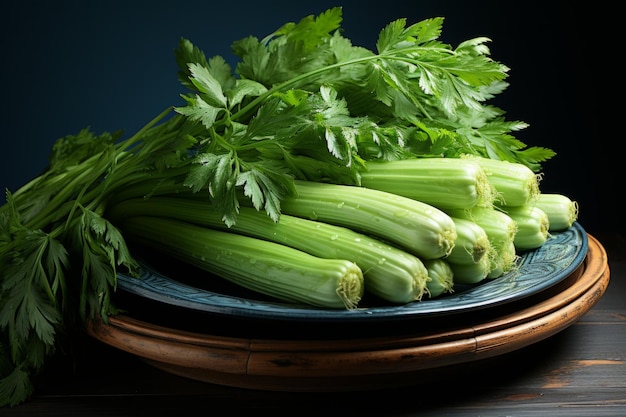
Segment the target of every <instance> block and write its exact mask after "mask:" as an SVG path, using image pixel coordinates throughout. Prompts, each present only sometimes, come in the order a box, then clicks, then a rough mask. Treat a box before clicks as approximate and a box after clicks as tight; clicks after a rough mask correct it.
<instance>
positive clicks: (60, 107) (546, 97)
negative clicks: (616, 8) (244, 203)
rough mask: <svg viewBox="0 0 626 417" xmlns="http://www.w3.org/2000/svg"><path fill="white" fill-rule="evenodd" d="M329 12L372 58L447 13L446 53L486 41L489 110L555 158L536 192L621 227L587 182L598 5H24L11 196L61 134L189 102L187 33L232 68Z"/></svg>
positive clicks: (9, 170) (590, 225)
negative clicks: (493, 74)
mask: <svg viewBox="0 0 626 417" xmlns="http://www.w3.org/2000/svg"><path fill="white" fill-rule="evenodd" d="M546 4H547V3H546ZM333 6H343V9H344V24H343V27H344V29H345V31H344V34H345V36H347V37H348V38H350V39H352V41H353V43H355V44H359V45H362V46H366V47H368V48H370V49H373V47H374V42H375V40H376V37H377V35H378V32H379V31H380V29H382V27H383V26H384V25H386V24H387V23H389V22H390V21H392V20H394V19H397V18H400V17H405V18H407V20H408V23H415V22H417V21H419V20H422V19H425V18H429V17H434V16H443V17H444V18H445V24H444V30H443V34H442V37H441V39H442V40H443V41H445V42H447V43H450V44H452V45H456V44H458V43H459V42H461V41H463V40H466V39H470V38H473V37H477V36H487V37H489V38H491V39H492V43H491V44H490V48H491V55H492V57H493V58H494V59H495V60H497V61H500V62H502V63H504V64H506V65H507V66H509V67H510V68H511V71H510V77H509V79H508V81H509V82H510V84H511V86H510V87H509V89H508V90H506V91H505V92H504V93H503V94H502V95H501V96H500V97H498V99H497V101H496V102H495V104H497V105H498V106H500V107H501V108H503V109H504V110H506V111H507V118H508V119H510V120H522V121H525V122H527V123H529V124H530V127H529V128H528V129H526V130H525V131H524V132H522V133H520V134H519V135H518V137H519V138H520V139H521V140H522V141H524V142H525V143H527V144H528V145H529V146H533V145H534V146H545V147H549V148H552V149H554V150H555V151H556V152H557V156H556V157H555V158H554V159H553V160H552V161H550V162H548V163H546V164H545V165H544V178H543V181H542V182H541V188H542V190H543V191H544V192H560V193H564V194H566V195H569V196H570V197H571V198H573V199H575V200H577V201H579V203H580V206H581V213H580V218H579V220H580V222H581V224H582V225H583V226H584V227H585V228H586V229H587V230H588V231H590V232H592V233H593V232H595V231H599V230H604V229H607V228H608V229H610V228H611V227H613V226H611V224H612V221H611V220H609V215H607V214H606V213H607V212H606V208H607V207H608V208H609V209H613V210H615V209H614V208H612V207H613V206H611V207H609V205H608V204H607V206H606V207H604V203H602V201H605V200H603V197H602V195H601V192H600V187H598V186H596V185H594V183H593V182H594V181H597V180H598V179H600V178H601V177H602V178H607V177H609V176H610V175H611V174H610V172H611V171H609V168H608V165H607V164H604V163H601V162H600V161H601V160H604V159H601V155H600V148H601V147H600V146H599V145H596V144H597V143H600V141H601V140H602V139H603V138H602V136H603V133H602V128H601V126H602V123H600V119H601V118H600V114H601V112H602V111H603V110H602V107H603V106H601V105H600V103H599V102H598V98H599V97H600V96H601V89H602V88H604V87H605V86H604V85H602V83H598V82H589V80H588V78H589V75H590V74H591V75H592V78H593V79H594V80H599V79H600V78H598V77H600V76H602V74H600V73H599V70H598V68H597V67H596V66H595V64H594V66H592V65H590V63H589V62H587V61H585V60H586V59H588V57H589V55H595V57H596V58H600V56H599V52H597V53H596V52H595V51H596V49H594V48H596V47H597V46H598V45H599V44H602V43H603V42H602V41H601V40H598V38H602V36H603V34H602V30H590V28H591V29H593V28H594V27H595V26H598V27H599V28H602V24H601V22H600V23H598V20H597V19H598V18H603V17H605V16H607V15H611V14H612V13H614V12H613V11H611V10H607V11H605V10H602V9H601V8H600V7H599V6H598V7H596V8H594V9H593V10H590V9H580V10H577V9H573V6H571V5H570V6H568V7H567V8H559V7H556V6H555V5H552V6H544V7H537V6H532V5H529V4H528V3H525V2H524V3H522V2H520V3H519V5H516V4H515V3H511V2H501V1H476V2H469V1H442V0H439V1H413V2H407V1H398V0H385V1H369V0H359V1H356V0H352V1H350V0H345V1H341V0H335V1H326V0H324V1H321V0H318V1H297V0H291V1H266V2H263V1H256V2H250V1H224V2H219V3H218V2H211V1H170V2H163V1H130V0H128V1H123V2H122V1H117V0H114V1H111V0H109V1H95V2H75V1H58V2H44V1H24V2H20V3H19V4H18V3H17V2H16V3H14V6H13V9H14V10H13V12H10V13H8V12H5V13H3V15H2V17H1V18H0V19H1V23H2V25H1V28H0V30H1V39H2V53H3V58H2V62H3V64H2V66H1V70H0V71H1V78H0V79H1V80H2V85H3V88H2V91H3V96H2V101H1V105H2V109H1V112H0V117H1V118H2V119H1V125H0V126H1V129H2V130H1V136H0V137H1V140H2V147H1V149H0V152H1V159H0V186H1V187H2V188H5V187H6V188H8V189H9V190H16V189H17V188H18V187H19V186H21V185H22V184H24V183H26V182H27V181H28V180H30V179H31V178H33V177H35V176H37V175H38V174H39V172H40V171H41V170H43V169H44V168H45V166H46V164H47V157H48V155H49V152H50V149H51V146H52V144H53V143H54V141H55V140H56V139H57V138H59V137H61V136H65V135H68V134H74V133H77V132H78V131H79V130H80V129H82V128H85V127H91V129H92V130H94V131H95V132H97V133H101V132H103V131H109V132H112V131H116V130H120V129H123V130H124V131H125V136H128V135H130V134H132V133H134V132H135V131H136V130H137V129H139V128H140V127H141V126H143V125H144V124H145V123H146V122H148V121H149V120H150V119H151V118H152V117H154V116H156V115H157V114H158V113H160V112H161V111H162V110H164V109H165V108H166V107H168V106H171V105H177V104H182V100H181V99H180V96H179V95H180V93H182V92H184V89H183V88H182V87H181V86H180V84H179V82H178V80H177V78H176V71H177V67H176V64H175V61H174V54H173V51H174V49H175V48H176V46H177V43H178V40H179V39H180V38H181V37H185V38H188V39H190V40H191V41H192V42H193V43H194V44H196V45H197V46H199V47H200V48H201V49H202V50H204V52H205V53H206V55H207V56H213V55H222V56H223V57H224V58H226V60H227V61H229V62H234V57H233V56H232V54H231V52H230V44H231V43H232V42H233V41H234V40H238V39H240V38H243V37H245V36H248V35H255V36H257V37H259V38H260V37H263V36H264V35H266V34H268V33H269V32H271V31H273V30H274V29H276V28H278V27H279V26H281V25H282V24H283V23H286V22H288V21H298V20H300V19H301V18H302V17H304V16H306V15H309V14H319V13H320V12H322V11H323V10H326V9H328V8H330V7H333ZM598 50H599V49H598ZM606 76H608V77H610V75H606ZM604 149H606V146H605V147H604ZM604 157H605V156H604V155H602V158H604ZM1 201H4V196H3V197H2V200H1ZM607 203H608V201H607ZM613 204H615V203H611V205H613ZM601 206H602V207H601ZM609 213H610V212H609ZM620 227H623V226H620Z"/></svg>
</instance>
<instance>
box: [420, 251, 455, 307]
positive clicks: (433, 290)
mask: <svg viewBox="0 0 626 417" xmlns="http://www.w3.org/2000/svg"><path fill="white" fill-rule="evenodd" d="M423 262H424V265H425V266H426V269H427V270H428V276H429V277H430V280H429V281H428V283H427V284H426V285H427V288H428V292H427V295H428V298H435V297H439V296H440V295H442V294H447V293H453V292H454V273H453V271H452V268H451V267H450V265H449V264H448V262H446V261H445V260H443V259H441V258H439V259H426V260H424V261H423Z"/></svg>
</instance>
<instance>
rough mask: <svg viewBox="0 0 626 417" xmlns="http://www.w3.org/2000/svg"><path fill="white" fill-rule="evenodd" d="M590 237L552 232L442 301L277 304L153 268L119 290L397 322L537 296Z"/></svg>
mask: <svg viewBox="0 0 626 417" xmlns="http://www.w3.org/2000/svg"><path fill="white" fill-rule="evenodd" d="M587 244H588V242H587V234H586V232H585V230H584V229H583V228H582V227H581V226H580V224H578V223H574V225H573V226H572V227H571V228H569V229H568V230H566V231H563V232H559V233H554V234H553V235H552V237H551V238H550V239H549V240H548V241H547V242H546V243H545V244H544V245H543V246H542V247H540V248H538V249H536V250H533V251H529V252H526V253H524V254H523V255H522V256H521V259H520V263H519V269H518V270H517V271H515V272H512V273H508V274H505V275H503V276H501V277H499V278H496V279H493V280H489V279H487V280H484V281H482V282H481V283H480V284H478V285H475V286H471V287H463V288H457V289H455V292H454V293H453V294H450V295H446V296H444V297H439V298H433V299H429V300H423V301H417V302H413V303H409V304H404V305H399V306H372V307H364V308H358V309H355V310H331V309H320V308H315V307H308V306H300V305H294V304H287V303H281V302H273V301H267V300H264V299H262V298H261V297H258V298H257V297H255V296H254V295H246V296H241V295H240V294H237V295H235V294H232V293H229V292H228V291H215V290H212V289H211V290H208V289H206V288H199V287H198V286H195V285H190V284H189V283H185V282H183V281H184V279H183V277H178V280H177V279H176V278H177V277H175V276H172V275H176V273H174V274H172V273H171V272H170V273H168V275H167V276H166V274H164V273H162V272H159V271H158V270H157V268H155V267H153V266H151V265H150V264H147V263H146V264H144V265H143V267H144V271H143V273H142V275H141V276H140V277H138V278H132V277H128V276H126V275H121V274H120V275H119V276H118V288H119V289H121V290H124V291H127V292H129V293H131V294H134V295H138V296H140V297H145V298H147V299H150V300H153V301H158V302H162V303H166V304H170V305H173V306H177V307H182V308H185V309H191V310H197V311H202V312H208V313H214V314H221V315H225V316H229V317H242V318H253V319H263V320H268V319H270V320H271V319H274V320H278V319H280V320H291V321H304V322H316V321H328V320H331V321H338V322H344V321H346V322H352V321H363V320H368V321H372V320H374V321H375V320H385V321H388V320H394V319H409V318H419V317H430V316H436V315H446V314H452V313H459V312H468V311H474V310H478V309H485V308H489V307H495V306H500V305H503V304H506V303H510V302H513V301H517V300H520V299H522V298H524V297H529V296H532V295H536V294H538V293H540V292H541V291H544V290H546V289H548V288H550V287H552V286H554V285H555V284H558V283H559V282H561V281H563V280H564V279H565V278H567V277H568V276H569V275H570V274H571V273H572V272H573V271H574V270H575V269H576V268H578V267H579V266H580V265H581V264H582V262H583V261H584V259H585V256H586V254H587Z"/></svg>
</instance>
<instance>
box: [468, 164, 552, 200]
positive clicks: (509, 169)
mask: <svg viewBox="0 0 626 417" xmlns="http://www.w3.org/2000/svg"><path fill="white" fill-rule="evenodd" d="M463 158H466V159H469V160H472V161H476V162H477V163H478V164H480V166H481V167H482V168H483V169H484V170H485V173H486V174H487V178H488V179H489V182H491V183H492V184H493V186H494V187H495V189H496V191H497V193H498V195H497V196H496V198H495V203H496V204H498V205H499V206H503V207H516V206H523V205H532V204H534V203H535V202H536V201H537V198H538V197H539V194H540V191H539V181H540V176H539V175H538V174H535V173H534V172H533V171H532V170H531V169H530V168H529V167H527V166H526V165H524V164H521V163H517V162H509V161H502V160H499V159H491V158H484V157H481V156H477V155H467V156H464V157H463Z"/></svg>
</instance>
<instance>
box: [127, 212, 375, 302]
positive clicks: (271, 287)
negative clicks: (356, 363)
mask: <svg viewBox="0 0 626 417" xmlns="http://www.w3.org/2000/svg"><path fill="white" fill-rule="evenodd" d="M121 229H122V231H123V232H124V234H125V236H126V239H128V240H129V241H131V242H135V243H136V244H140V245H143V246H145V247H150V248H152V249H153V250H155V251H157V252H159V253H163V254H166V255H169V256H172V257H173V258H175V259H178V260H180V261H182V262H185V263H188V264H190V265H194V266H196V267H198V268H200V269H203V270H205V271H207V272H210V273H211V274H214V275H215V276H216V278H217V277H221V278H223V279H227V280H229V281H231V282H233V283H234V284H237V285H240V286H242V287H245V288H248V289H250V290H253V291H256V292H259V293H261V294H265V295H268V296H271V297H274V298H276V299H278V300H281V301H285V302H292V303H299V304H306V305H310V306H315V307H322V308H333V309H354V308H356V307H357V306H358V303H359V302H360V300H361V298H362V296H363V292H364V281H363V274H362V271H361V269H360V268H359V267H358V266H357V265H356V264H355V263H354V262H351V261H348V260H345V259H324V258H319V257H316V256H313V255H310V254H308V253H306V252H303V251H300V250H298V249H294V248H292V247H289V246H285V245H281V244H278V243H274V242H268V241H265V240H262V239H257V238H253V237H250V236H245V235H240V234H237V233H230V232H224V231H220V230H215V229H210V228H207V227H203V226H198V225H194V224H191V223H187V222H181V221H178V220H173V219H165V218H159V217H149V216H146V217H127V218H125V219H124V220H123V222H122V224H121ZM207 279H211V278H209V277H207ZM217 279H219V278H217Z"/></svg>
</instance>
